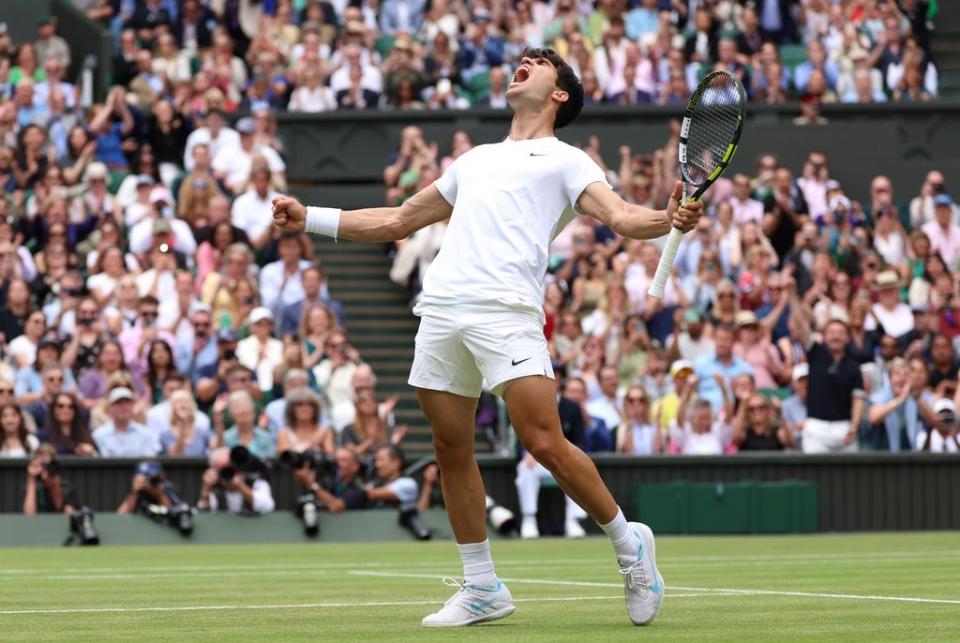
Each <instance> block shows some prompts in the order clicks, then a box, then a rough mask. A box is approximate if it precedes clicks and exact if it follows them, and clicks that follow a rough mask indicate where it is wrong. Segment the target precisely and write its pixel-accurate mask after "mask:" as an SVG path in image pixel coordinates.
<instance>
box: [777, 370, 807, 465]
mask: <svg viewBox="0 0 960 643" xmlns="http://www.w3.org/2000/svg"><path fill="white" fill-rule="evenodd" d="M809 376H810V365H809V364H807V363H806V362H801V363H800V364H797V365H795V366H794V367H793V372H792V380H793V382H792V384H793V395H791V396H790V397H788V398H786V399H785V400H783V402H782V403H781V404H780V413H781V415H782V416H783V421H784V422H785V423H786V425H787V429H788V430H789V431H790V433H791V435H790V440H789V441H790V442H791V443H793V444H794V445H795V446H796V447H798V448H799V447H800V442H801V439H802V437H803V423H804V422H805V421H806V419H807V382H808V379H809Z"/></svg>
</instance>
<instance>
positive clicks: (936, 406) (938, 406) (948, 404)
mask: <svg viewBox="0 0 960 643" xmlns="http://www.w3.org/2000/svg"><path fill="white" fill-rule="evenodd" d="M945 411H949V412H950V413H953V414H954V415H956V413H957V405H956V404H954V403H953V400H950V399H947V398H945V397H944V398H941V399H939V400H937V401H936V402H934V403H933V412H934V413H943V412H945Z"/></svg>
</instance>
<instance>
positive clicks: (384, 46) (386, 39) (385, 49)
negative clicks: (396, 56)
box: [373, 34, 397, 60]
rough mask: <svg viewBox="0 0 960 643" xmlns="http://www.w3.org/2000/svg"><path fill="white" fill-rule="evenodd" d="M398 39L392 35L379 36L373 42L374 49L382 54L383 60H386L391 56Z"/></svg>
mask: <svg viewBox="0 0 960 643" xmlns="http://www.w3.org/2000/svg"><path fill="white" fill-rule="evenodd" d="M396 39H397V38H396V36H393V35H391V34H385V35H383V36H378V37H377V39H376V40H375V41H374V42H373V48H374V49H376V50H377V53H378V54H380V57H381V58H382V59H384V60H386V59H387V56H389V55H390V50H391V49H393V43H394V41H396Z"/></svg>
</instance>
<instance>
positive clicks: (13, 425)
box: [0, 402, 40, 458]
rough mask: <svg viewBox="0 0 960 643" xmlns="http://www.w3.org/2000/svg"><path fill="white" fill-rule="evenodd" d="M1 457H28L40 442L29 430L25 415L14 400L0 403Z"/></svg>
mask: <svg viewBox="0 0 960 643" xmlns="http://www.w3.org/2000/svg"><path fill="white" fill-rule="evenodd" d="M0 436H2V439H0V458H28V457H30V456H31V455H32V454H33V452H34V451H36V450H37V447H38V446H40V442H39V441H38V440H37V436H35V435H33V434H32V433H30V432H29V431H27V422H26V419H25V415H24V413H23V411H22V410H20V407H19V406H17V405H16V404H14V403H13V402H4V403H2V404H0Z"/></svg>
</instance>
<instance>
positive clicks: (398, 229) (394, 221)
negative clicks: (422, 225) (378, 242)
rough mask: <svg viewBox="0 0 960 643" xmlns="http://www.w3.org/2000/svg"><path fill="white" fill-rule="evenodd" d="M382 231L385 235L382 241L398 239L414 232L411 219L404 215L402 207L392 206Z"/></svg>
mask: <svg viewBox="0 0 960 643" xmlns="http://www.w3.org/2000/svg"><path fill="white" fill-rule="evenodd" d="M384 231H385V234H386V236H387V238H386V239H384V241H399V240H400V239H406V238H407V237H409V236H410V235H411V234H413V233H414V231H415V228H414V227H413V221H412V219H411V217H409V216H404V211H403V208H402V207H401V208H393V210H392V211H391V212H390V215H389V216H388V217H387V220H386V222H385V225H384Z"/></svg>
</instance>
